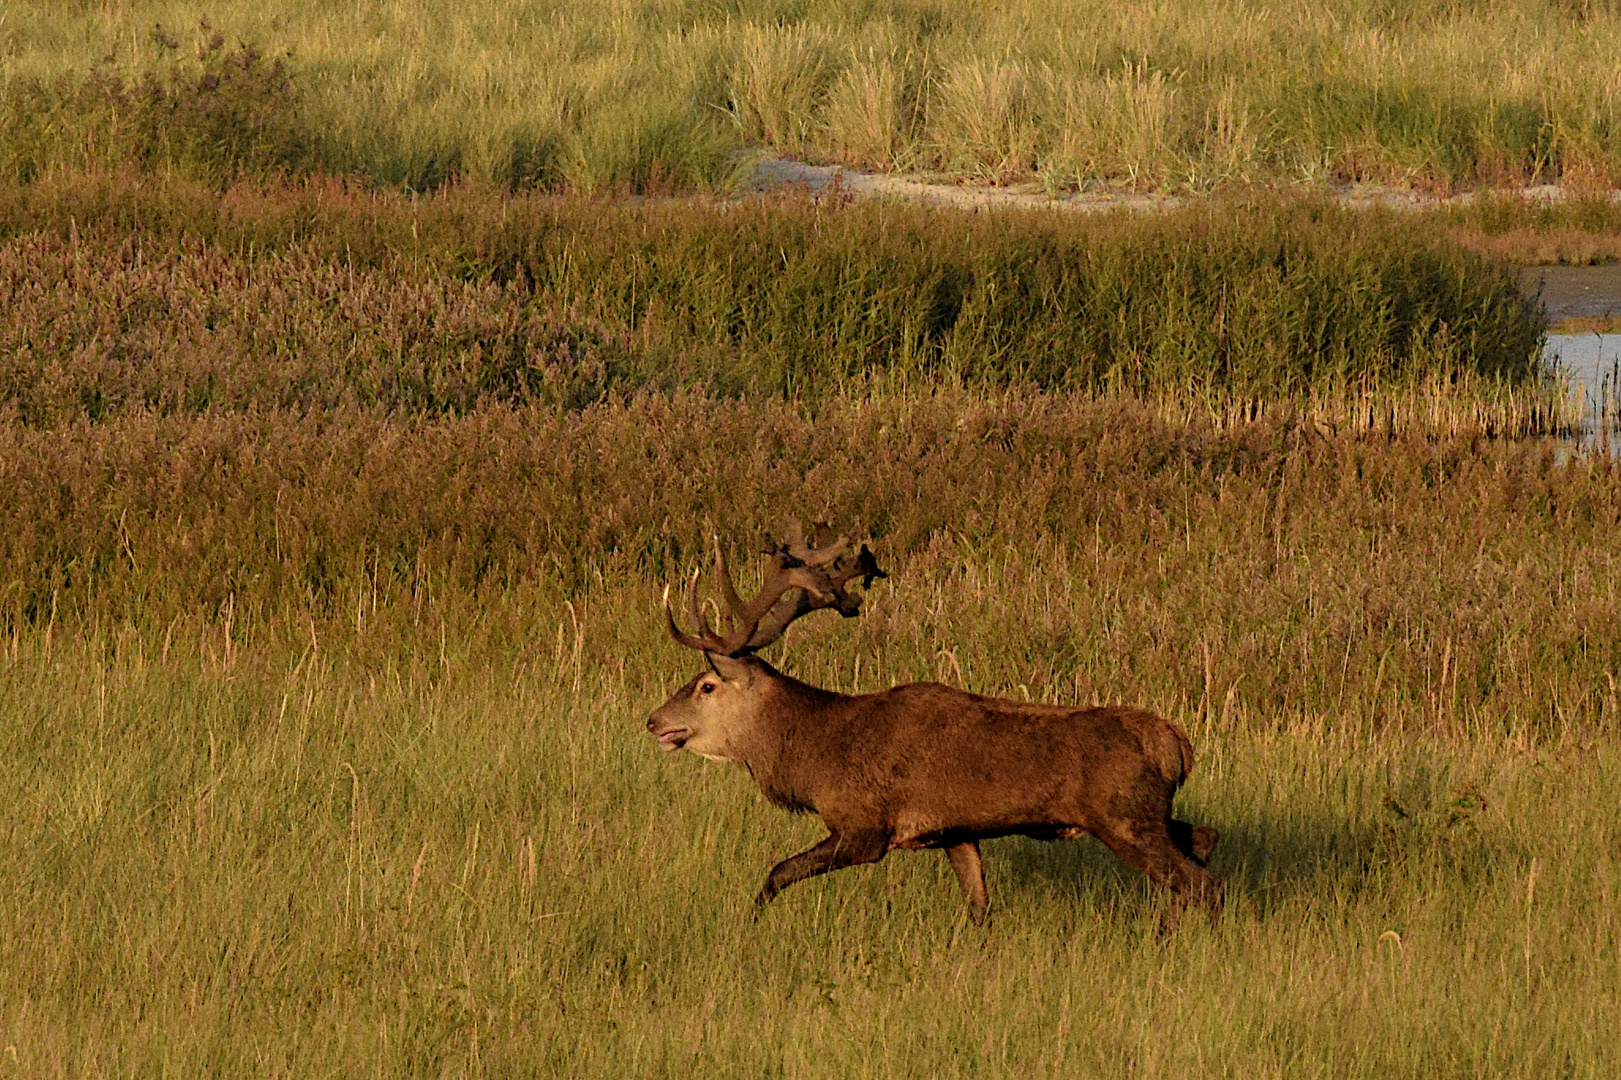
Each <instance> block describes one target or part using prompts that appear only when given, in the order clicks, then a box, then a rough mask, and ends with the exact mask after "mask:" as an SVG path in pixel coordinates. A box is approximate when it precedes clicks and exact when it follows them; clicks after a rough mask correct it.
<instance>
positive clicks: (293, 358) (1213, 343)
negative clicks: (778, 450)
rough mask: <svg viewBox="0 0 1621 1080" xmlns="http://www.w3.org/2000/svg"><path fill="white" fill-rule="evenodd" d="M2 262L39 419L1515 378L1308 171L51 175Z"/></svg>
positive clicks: (17, 203)
mask: <svg viewBox="0 0 1621 1080" xmlns="http://www.w3.org/2000/svg"><path fill="white" fill-rule="evenodd" d="M0 290H3V292H4V295H6V296H7V297H8V299H7V301H6V302H5V306H4V308H3V309H0V355H3V356H4V357H5V359H4V360H0V400H4V401H7V402H9V403H11V405H12V406H13V407H15V409H16V410H17V419H18V421H20V422H22V423H25V424H33V425H47V426H48V425H50V424H53V423H57V422H61V421H64V420H66V419H70V418H72V417H75V416H81V415H82V416H86V417H89V418H90V419H96V418H98V417H100V416H102V415H105V414H115V413H118V412H120V411H122V410H125V409H129V408H144V409H150V410H153V411H156V412H158V413H167V412H175V411H179V412H202V411H207V410H208V409H210V408H221V409H225V410H229V411H236V410H241V409H244V408H247V407H248V406H250V405H253V406H257V407H260V408H271V409H277V408H289V409H315V408H333V407H336V406H339V405H342V404H356V405H360V406H363V407H370V406H373V405H375V406H379V407H383V408H392V409H401V410H405V411H412V412H422V413H447V412H450V413H459V412H466V411H467V410H469V409H471V408H473V407H475V406H476V405H478V404H480V403H485V402H491V401H509V402H513V403H517V404H523V403H529V402H542V403H551V404H563V405H565V406H571V407H578V406H580V405H583V404H587V403H590V402H595V401H602V400H607V399H608V398H610V397H613V396H614V395H623V394H626V393H632V392H637V391H643V390H656V391H659V392H671V391H674V390H677V389H697V390H702V391H705V392H711V393H717V394H723V395H736V394H755V395H779V396H780V395H790V396H796V397H798V398H800V399H802V400H805V401H807V402H814V401H816V400H819V399H821V398H824V397H826V396H828V395H830V394H835V393H840V392H843V391H844V390H845V389H847V388H849V387H852V386H865V385H870V384H873V383H874V382H876V383H878V384H880V385H885V386H889V387H891V388H896V387H899V388H906V387H913V388H926V387H930V386H933V385H936V384H938V383H941V382H947V383H956V384H960V385H963V386H968V387H1006V386H1011V385H1016V384H1017V385H1027V386H1033V387H1037V388H1044V389H1051V390H1080V391H1088V392H1096V391H1102V390H1113V391H1122V392H1123V391H1129V392H1133V393H1137V394H1148V395H1164V394H1175V395H1181V396H1184V397H1190V398H1193V399H1203V400H1210V401H1220V400H1229V399H1239V400H1251V399H1258V398H1267V397H1289V396H1293V395H1298V394H1303V393H1308V392H1310V393H1319V394H1322V395H1329V396H1333V395H1339V396H1342V397H1343V396H1346V395H1349V396H1352V397H1354V396H1355V395H1356V394H1357V393H1360V392H1362V391H1364V390H1369V389H1371V388H1374V387H1381V386H1384V387H1389V386H1399V385H1409V386H1416V385H1418V384H1445V385H1449V386H1451V387H1452V389H1453V391H1454V392H1455V393H1456V394H1457V395H1458V396H1459V397H1460V399H1468V400H1476V399H1482V398H1481V395H1480V394H1476V393H1475V392H1474V388H1476V387H1478V388H1480V390H1481V394H1484V395H1485V396H1486V397H1490V396H1491V395H1492V394H1494V393H1497V392H1498V390H1493V389H1491V388H1492V387H1497V388H1499V389H1500V390H1501V391H1502V392H1503V393H1507V394H1509V395H1510V396H1515V397H1516V400H1521V401H1531V400H1532V399H1534V398H1535V397H1536V394H1537V387H1538V385H1539V384H1540V382H1541V381H1542V380H1543V372H1542V366H1541V360H1540V356H1539V348H1540V343H1541V340H1542V333H1543V323H1542V319H1541V316H1540V314H1539V312H1538V311H1537V310H1536V309H1535V306H1534V305H1533V304H1532V303H1531V302H1530V301H1528V300H1527V299H1526V298H1525V297H1524V296H1522V294H1521V292H1520V290H1519V285H1518V282H1517V280H1516V278H1515V277H1514V275H1513V274H1512V273H1511V272H1510V271H1509V270H1508V269H1506V268H1505V267H1503V266H1501V265H1500V264H1496V263H1493V262H1491V261H1489V260H1487V259H1485V258H1482V257H1480V256H1478V255H1474V254H1471V253H1469V252H1467V251H1464V250H1462V249H1461V248H1459V247H1458V246H1456V245H1454V244H1451V243H1449V242H1447V241H1446V240H1445V238H1444V237H1442V236H1440V235H1438V234H1437V233H1436V232H1435V231H1434V230H1427V229H1415V228H1412V227H1411V226H1410V223H1408V222H1405V221H1403V220H1402V219H1401V218H1399V217H1397V216H1394V215H1385V214H1358V213H1353V212H1348V211H1344V210H1339V209H1336V208H1334V207H1332V206H1329V205H1323V204H1317V203H1312V202H1309V201H1307V202H1299V201H1276V200H1266V201H1263V202H1234V203H1228V202H1218V203H1212V204H1208V205H1202V206H1198V207H1194V208H1190V209H1187V210H1183V211H1180V212H1178V213H1175V214H1169V215H1162V216H1153V217H1133V216H1129V215H1125V214H1120V215H1111V216H1106V217H1100V218H1087V219H1075V218H1059V217H1056V216H1048V215H1037V216H1034V217H1032V216H1027V215H1011V216H977V215H963V214H955V213H949V212H939V211H930V210H926V209H921V208H915V207H906V206H896V205H884V204H844V203H839V202H836V201H835V202H818V201H814V200H809V199H804V198H797V197H787V198H773V199H764V200H750V201H746V202H741V203H726V202H721V203H711V202H707V201H697V202H693V201H680V200H667V201H643V202H636V203H629V204H626V203H613V202H602V201H597V200H590V199H585V200H581V199H571V198H565V199H558V198H551V197H540V196H530V197H523V198H505V197H502V196H500V195H499V194H497V193H494V192H490V191H487V190H486V191H478V190H458V191H455V192H447V193H445V194H444V195H442V196H438V197H434V198H431V199H409V198H401V197H398V196H387V195H381V194H366V193H355V192H352V191H350V190H348V189H346V188H344V187H343V186H341V185H332V184H311V185H303V186H295V187H290V188H289V187H281V186H278V187H272V188H268V189H263V188H253V187H246V188H236V189H232V190H229V191H227V192H225V193H223V194H221V193H215V192H212V191H210V190H208V189H206V188H203V187H198V186H187V185H143V184H140V183H138V182H132V181H128V180H125V181H106V182H102V181H97V180H76V181H73V182H64V183H61V184H56V185H34V186H28V187H17V188H11V189H8V190H5V191H0Z"/></svg>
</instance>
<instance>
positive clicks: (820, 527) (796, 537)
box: [778, 521, 855, 566]
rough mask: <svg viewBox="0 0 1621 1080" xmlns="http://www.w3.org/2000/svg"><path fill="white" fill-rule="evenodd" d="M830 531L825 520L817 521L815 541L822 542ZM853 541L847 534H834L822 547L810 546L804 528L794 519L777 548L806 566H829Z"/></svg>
mask: <svg viewBox="0 0 1621 1080" xmlns="http://www.w3.org/2000/svg"><path fill="white" fill-rule="evenodd" d="M831 532H832V527H831V526H829V525H827V524H826V523H825V522H819V523H818V524H817V526H816V542H817V543H822V541H823V539H824V538H825V537H826V536H827V535H828V534H829V533H831ZM854 542H855V541H854V540H852V539H851V538H850V537H848V536H843V535H838V534H834V535H833V537H832V539H831V541H829V542H828V543H826V544H824V545H823V546H822V547H812V546H811V545H810V543H809V542H807V541H806V539H805V530H803V529H801V528H800V527H799V522H797V521H796V522H794V523H793V524H792V526H791V527H790V528H789V530H788V536H787V539H786V540H784V541H783V544H782V547H781V548H779V549H778V550H779V551H781V552H782V553H783V554H785V555H787V556H788V557H789V558H791V559H793V560H794V561H795V562H800V563H803V564H805V565H806V566H830V565H832V564H833V563H834V562H836V561H837V560H838V558H839V556H841V555H843V554H844V552H845V550H846V549H848V548H849V546H850V545H851V544H852V543H854Z"/></svg>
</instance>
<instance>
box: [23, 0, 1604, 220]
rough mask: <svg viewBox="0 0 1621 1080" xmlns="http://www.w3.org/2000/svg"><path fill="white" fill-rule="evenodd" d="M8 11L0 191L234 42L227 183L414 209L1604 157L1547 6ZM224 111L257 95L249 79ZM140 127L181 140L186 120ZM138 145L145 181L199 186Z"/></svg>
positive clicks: (1589, 36) (1144, 180) (45, 7)
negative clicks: (202, 21) (864, 183)
mask: <svg viewBox="0 0 1621 1080" xmlns="http://www.w3.org/2000/svg"><path fill="white" fill-rule="evenodd" d="M8 13H9V18H8V20H7V22H6V23H5V24H4V26H3V27H0V33H3V34H4V37H5V41H6V47H5V48H4V49H3V50H0V117H3V118H4V120H5V122H4V124H3V125H0V131H3V132H4V136H3V137H0V170H3V171H5V172H8V173H10V174H12V175H22V176H31V175H38V174H39V173H40V172H41V171H42V170H50V169H54V168H60V167H64V166H66V167H72V166H74V165H77V164H79V163H82V162H83V161H85V160H86V159H89V160H92V161H95V160H97V159H98V158H99V159H100V160H102V161H104V162H105V163H108V164H110V163H112V162H114V161H118V160H121V159H122V158H124V157H126V156H127V153H128V151H127V150H125V149H123V148H122V147H121V146H120V144H119V141H109V140H107V139H106V138H104V137H103V136H104V135H105V134H106V133H107V132H108V131H109V130H110V129H112V128H116V127H118V126H119V125H122V124H124V123H127V122H128V113H127V111H120V109H119V108H118V101H119V100H120V99H119V96H118V95H117V94H109V93H106V92H104V91H105V89H106V88H107V87H108V86H110V85H119V83H118V81H119V80H121V81H122V83H121V84H122V85H125V86H128V85H131V84H136V85H145V84H144V83H142V82H141V80H143V79H144V78H145V77H147V76H148V75H153V76H156V77H157V78H158V79H159V80H166V79H167V80H172V82H171V85H172V87H173V88H174V91H173V92H174V94H175V95H176V96H178V97H179V98H182V99H184V98H187V97H188V95H190V94H191V92H192V89H191V88H193V87H194V86H195V85H196V72H195V65H193V64H192V62H191V60H190V59H189V58H190V55H191V53H192V51H193V50H194V49H195V48H197V47H198V46H201V48H202V51H203V52H206V51H207V47H208V46H207V43H208V41H209V40H210V37H211V35H212V34H213V33H214V30H213V29H212V27H216V26H217V27H218V28H219V31H220V32H222V33H223V34H224V35H225V36H226V39H227V40H228V41H229V42H231V43H233V44H232V45H231V46H230V47H231V48H235V47H236V46H235V44H234V43H236V42H249V43H254V44H255V45H256V46H257V47H258V48H259V49H260V50H261V51H262V52H263V53H264V55H265V56H267V57H273V58H281V59H284V60H285V63H286V65H287V70H288V72H290V73H291V75H292V78H293V85H295V86H296V87H297V88H298V90H299V91H300V93H299V95H298V97H297V99H296V101H295V100H292V99H285V100H284V99H282V98H275V100H277V101H282V102H283V104H284V105H285V106H286V109H285V111H284V112H283V114H282V116H283V118H284V119H281V120H277V121H276V123H277V124H281V125H283V126H284V127H285V129H286V131H287V132H289V133H290V134H295V135H297V140H295V141H297V142H298V144H299V152H298V153H297V154H292V155H288V154H276V153H269V152H268V151H267V152H266V154H265V155H264V158H262V159H261V158H256V159H254V160H252V161H250V162H246V163H244V164H245V165H246V166H247V167H248V168H249V169H250V170H253V169H258V168H261V167H262V166H263V163H264V160H266V159H268V160H270V161H271V162H272V163H274V164H276V165H291V164H295V163H296V164H299V165H300V167H304V166H305V165H308V164H315V165H318V166H319V167H320V168H322V169H325V170H328V171H348V170H354V171H358V172H360V173H362V174H364V175H366V176H369V177H371V178H373V179H375V180H377V181H381V182H386V183H392V184H403V185H406V186H408V187H412V188H416V189H425V188H429V187H433V186H436V185H437V184H440V183H442V182H444V181H445V180H447V179H450V178H454V177H464V178H474V179H478V180H482V181H486V182H493V183H499V184H508V185H515V186H527V185H534V184H538V185H542V186H548V187H554V186H569V187H572V188H576V189H581V188H583V189H587V190H603V189H609V190H612V189H621V188H629V189H636V190H646V189H653V190H659V189H670V188H688V187H714V186H725V185H727V184H728V183H729V182H730V181H731V180H732V179H733V178H734V177H735V176H736V175H737V168H738V166H739V165H746V157H747V155H748V154H749V153H751V152H756V151H767V152H773V153H783V154H793V155H801V156H806V157H811V158H816V159H821V160H828V161H843V162H846V163H849V164H853V165H860V166H865V167H874V168H906V169H920V170H928V171H936V172H939V173H942V174H944V175H947V176H951V177H959V178H968V179H977V180H989V181H993V182H1007V181H1017V180H1027V179H1035V180H1039V181H1042V182H1044V183H1045V184H1046V185H1047V187H1048V188H1049V189H1050V190H1053V191H1055V192H1058V191H1068V190H1073V189H1076V188H1081V187H1090V186H1096V185H1116V184H1127V185H1131V186H1135V187H1139V188H1141V187H1149V188H1161V189H1179V188H1191V189H1195V190H1203V189H1207V188H1209V187H1212V186H1219V185H1222V184H1226V183H1238V184H1245V183H1249V182H1253V181H1257V180H1264V181H1275V182H1285V183H1295V182H1301V181H1306V182H1316V183H1343V182H1351V181H1363V180H1371V181H1381V182H1393V183H1398V184H1406V185H1417V186H1420V187H1431V188H1442V189H1448V188H1452V187H1455V186H1460V185H1464V186H1467V185H1473V184H1477V183H1487V184H1493V183H1505V182H1507V183H1521V182H1525V181H1542V180H1553V181H1562V182H1567V183H1572V184H1576V185H1586V186H1593V185H1597V186H1603V185H1606V184H1609V183H1610V182H1612V181H1613V180H1614V179H1615V177H1616V175H1617V166H1618V162H1621V157H1618V154H1621V150H1618V143H1617V138H1618V132H1617V130H1616V125H1615V119H1614V107H1613V106H1614V99H1615V97H1616V94H1617V89H1618V87H1621V69H1618V67H1617V63H1616V60H1615V57H1616V56H1617V55H1621V50H1618V48H1617V41H1618V35H1621V21H1618V18H1617V15H1616V13H1615V12H1614V11H1613V10H1612V9H1611V8H1610V7H1609V6H1607V5H1590V4H1571V3H1566V2H1563V0H1514V2H1512V3H1502V4H1488V5H1475V4H1455V3H1436V2H1432V0H1402V2H1398V3H1369V2H1366V0H1309V2H1302V3H1292V4H1288V5H1284V6H1281V7H1271V8H1260V7H1254V6H1250V5H1242V4H1240V5H1233V4H1225V3H1213V2H1210V0H1199V2H1194V3H1179V4H1176V5H1162V6H1157V7H1156V6H1152V5H1151V6H1146V7H1145V6H1142V5H1121V4H1110V3H1102V2H1100V0H1062V2H1058V3H1053V2H1049V0H1040V2H1036V0H1016V2H1012V3H1005V2H1004V3H995V4H991V3H986V2H984V0H970V2H963V3H958V2H939V0H879V2H867V0H862V2H855V0H818V2H816V3H801V2H783V0H739V2H737V3H728V4H706V3H694V2H691V0H625V2H621V3H615V4H609V5H606V6H605V5H603V4H601V3H597V2H594V0H593V2H589V3H587V2H584V0H562V2H547V3H519V4H503V5H482V6H479V5H474V6H471V7H468V6H461V7H457V8H455V9H453V10H452V9H446V8H444V7H443V6H441V5H433V4H424V3H403V4H395V5H391V6H387V7H379V6H376V5H371V6H367V5H361V6H339V7H333V6H331V5H318V4H311V3H307V2H300V0H277V2H276V3H273V4H268V5H267V4H245V3H243V2H242V0H222V2H220V3H216V4H213V5H211V6H210V7H209V8H208V9H207V14H208V16H209V18H210V19H212V20H213V22H212V24H211V26H210V29H207V30H205V31H203V32H202V33H200V34H194V33H193V32H192V28H193V27H195V26H196V20H197V9H196V8H195V7H193V6H190V5H184V4H178V3H175V2H174V0H140V2H136V3H130V4H123V5H118V6H115V7H106V6H103V7H92V8H83V7H78V6H73V5H60V4H48V3H44V2H43V0H20V3H17V4H13V5H12V6H11V8H10V9H9V11H8ZM154 27H155V28H156V29H155V30H154ZM194 38H195V39H196V40H195V41H194V40H193V39H194ZM177 56H180V57H184V58H186V59H184V60H183V62H182V63H180V64H179V65H178V67H177V64H176V57H177ZM205 66H206V65H205ZM176 71H178V72H179V74H178V75H175V74H173V73H174V72H176ZM232 93H240V94H241V95H243V97H242V100H244V101H248V102H253V103H268V102H269V101H271V98H267V97H265V96H264V94H263V92H262V88H258V87H257V84H249V83H244V84H242V85H238V86H236V87H234V89H233V90H232ZM257 108H258V104H254V105H253V106H252V107H251V108H249V109H248V110H246V111H244V112H243V114H242V116H241V119H242V122H243V123H244V124H248V125H250V126H251V125H252V124H254V123H257V122H258V121H257V120H255V119H254V118H255V117H256V116H258V113H257V112H255V110H256V109H257ZM164 123H165V124H166V125H167V126H168V128H169V129H170V131H171V136H170V138H171V141H173V142H175V143H176V144H177V145H180V146H193V147H194V146H197V145H199V136H200V133H201V132H202V131H203V130H204V127H200V126H198V124H199V121H198V120H197V117H196V116H195V115H194V114H192V113H189V112H186V111H185V110H180V111H178V112H174V113H173V114H172V115H167V117H166V119H165V120H164ZM253 130H259V129H257V128H255V129H253ZM42 132H49V133H50V134H49V137H42ZM305 147H307V148H308V154H307V155H306V152H305ZM159 150H160V152H159V153H157V154H143V155H142V163H143V164H149V165H151V166H152V167H157V168H175V169H181V170H184V171H187V172H192V173H196V174H199V175H204V176H206V175H208V174H210V173H212V172H213V171H214V170H215V169H216V168H217V162H215V161H213V160H212V159H207V160H205V159H201V158H197V157H196V156H195V155H189V154H188V153H180V152H176V153H173V154H171V153H169V152H168V151H167V150H165V149H164V148H163V147H159Z"/></svg>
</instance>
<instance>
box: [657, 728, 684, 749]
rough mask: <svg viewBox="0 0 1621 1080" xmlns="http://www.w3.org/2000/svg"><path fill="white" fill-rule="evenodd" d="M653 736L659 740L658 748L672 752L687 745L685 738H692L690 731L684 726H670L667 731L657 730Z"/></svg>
mask: <svg viewBox="0 0 1621 1080" xmlns="http://www.w3.org/2000/svg"><path fill="white" fill-rule="evenodd" d="M655 738H657V739H658V741H659V749H660V750H667V751H672V752H673V751H676V750H679V749H681V748H682V747H683V746H685V745H687V740H688V739H690V738H692V732H691V731H689V730H688V729H686V728H672V729H671V730H669V731H660V732H658V733H657V734H656V735H655Z"/></svg>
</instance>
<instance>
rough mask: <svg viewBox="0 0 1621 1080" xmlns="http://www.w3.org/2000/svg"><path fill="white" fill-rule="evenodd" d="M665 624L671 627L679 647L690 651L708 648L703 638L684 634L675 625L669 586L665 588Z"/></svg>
mask: <svg viewBox="0 0 1621 1080" xmlns="http://www.w3.org/2000/svg"><path fill="white" fill-rule="evenodd" d="M664 622H665V625H667V626H668V627H669V630H670V636H671V637H673V638H674V639H675V643H676V644H677V645H685V646H686V647H687V648H689V649H699V650H704V649H707V648H708V646H706V645H705V644H704V643H703V640H702V639H701V638H695V637H692V636H691V635H689V634H684V633H682V632H681V628H680V627H679V626H677V625H676V624H675V611H674V610H673V609H672V608H671V607H670V587H669V586H668V585H666V586H664Z"/></svg>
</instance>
